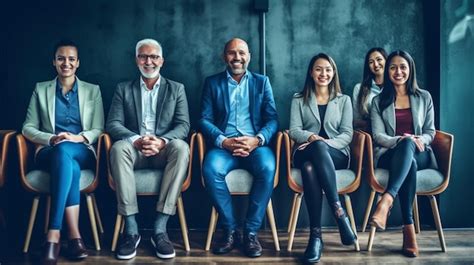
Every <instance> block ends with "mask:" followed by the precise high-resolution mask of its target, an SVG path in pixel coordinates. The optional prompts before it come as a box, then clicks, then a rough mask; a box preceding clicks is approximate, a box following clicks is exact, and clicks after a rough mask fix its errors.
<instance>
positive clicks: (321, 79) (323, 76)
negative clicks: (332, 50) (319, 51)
mask: <svg viewBox="0 0 474 265" xmlns="http://www.w3.org/2000/svg"><path fill="white" fill-rule="evenodd" d="M311 77H312V78H313V80H314V84H315V86H316V87H327V86H329V84H330V83H331V81H332V78H333V77H334V69H333V67H332V65H331V63H330V62H329V61H328V60H326V59H323V58H319V59H317V60H316V61H315V62H314V64H313V71H312V72H311Z"/></svg>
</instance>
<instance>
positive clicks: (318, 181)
mask: <svg viewBox="0 0 474 265" xmlns="http://www.w3.org/2000/svg"><path fill="white" fill-rule="evenodd" d="M352 133H353V130H352V106H351V100H350V97H349V96H346V95H342V94H341V88H340V85H339V77H338V73H337V68H336V64H335V62H334V60H333V59H332V58H331V57H329V56H328V55H326V54H323V53H320V54H317V55H316V56H314V57H313V58H312V59H311V61H310V63H309V66H308V71H307V74H306V81H305V85H304V88H303V91H302V92H301V93H297V94H295V95H294V96H293V100H292V102H291V115H290V131H289V134H290V137H291V138H292V139H293V140H294V141H295V142H296V144H295V147H294V150H293V158H294V159H293V163H294V166H295V167H298V168H300V169H301V174H302V178H303V188H304V194H305V201H306V205H307V208H308V213H309V219H310V226H311V231H310V236H309V242H308V246H307V247H306V251H305V253H304V259H305V261H307V262H318V261H319V259H320V258H321V253H322V249H323V242H322V240H321V213H322V201H323V191H324V193H325V194H326V198H327V200H328V202H329V205H330V206H331V209H332V210H333V212H334V216H335V217H336V220H337V224H338V227H339V233H340V236H341V241H342V243H343V244H344V245H351V244H353V243H354V242H355V240H356V239H357V237H356V235H355V233H354V231H352V228H351V225H350V223H349V219H348V217H347V215H346V213H345V211H344V209H343V208H342V206H341V202H340V201H339V195H338V193H337V187H336V169H343V168H348V166H349V154H350V152H349V151H350V150H349V144H350V142H351V141H352Z"/></svg>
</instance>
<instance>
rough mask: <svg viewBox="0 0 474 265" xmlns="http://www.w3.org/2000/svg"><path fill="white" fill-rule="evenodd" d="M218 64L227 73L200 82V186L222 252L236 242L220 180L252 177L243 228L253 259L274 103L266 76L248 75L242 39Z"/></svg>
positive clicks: (270, 162) (270, 159) (268, 178)
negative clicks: (203, 148) (238, 173)
mask: <svg viewBox="0 0 474 265" xmlns="http://www.w3.org/2000/svg"><path fill="white" fill-rule="evenodd" d="M223 59H224V61H225V63H226V64H227V67H226V68H227V69H226V70H225V71H224V72H221V73H218V74H216V75H213V76H210V77H208V78H206V80H205V83H204V88H203V94H202V111H201V119H200V121H199V125H200V128H201V131H202V133H203V134H204V137H205V138H206V141H207V142H208V146H211V148H210V149H209V151H208V152H207V154H206V157H205V158H204V164H203V176H204V181H205V185H206V189H207V191H208V193H209V195H210V197H211V199H212V202H213V203H214V206H215V208H216V209H217V211H218V213H219V217H220V220H221V224H222V226H223V228H224V233H223V237H222V238H221V239H220V240H219V242H218V243H217V244H215V246H214V248H213V252H214V253H215V254H224V253H227V252H229V251H231V250H232V249H233V248H234V246H235V245H236V244H238V243H239V241H240V234H239V233H238V232H237V222H236V220H235V217H234V214H233V209H232V198H231V195H230V192H229V189H228V187H227V184H226V182H225V176H226V175H227V174H228V173H229V172H230V171H231V170H234V169H237V168H243V169H246V170H248V171H249V172H250V173H251V174H252V175H253V177H254V178H253V185H252V189H251V191H250V195H249V196H250V197H249V205H248V212H247V216H246V219H245V223H244V252H245V253H246V255H247V256H249V257H258V256H260V255H261V254H262V247H261V245H260V243H259V241H258V237H257V231H258V229H259V228H260V226H261V224H262V219H263V217H264V215H265V209H266V207H267V205H268V201H269V200H270V197H271V194H272V190H273V178H274V174H275V155H274V153H273V151H272V150H271V149H270V148H269V147H268V144H269V143H270V140H271V138H272V136H273V135H274V134H275V133H276V131H277V129H278V121H277V113H276V109H275V101H274V99H273V93H272V87H271V85H270V81H269V80H268V77H266V76H263V75H259V74H256V73H252V72H250V71H248V70H247V67H248V64H249V62H250V52H249V48H248V45H247V43H246V42H245V41H244V40H241V39H237V38H235V39H231V40H230V41H228V42H227V43H226V45H225V47H224V54H223Z"/></svg>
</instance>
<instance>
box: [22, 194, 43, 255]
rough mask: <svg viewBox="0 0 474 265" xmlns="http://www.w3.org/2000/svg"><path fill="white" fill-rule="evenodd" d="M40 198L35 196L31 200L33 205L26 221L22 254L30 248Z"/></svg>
mask: <svg viewBox="0 0 474 265" xmlns="http://www.w3.org/2000/svg"><path fill="white" fill-rule="evenodd" d="M39 199H40V196H39V195H37V196H35V197H34V198H33V204H32V205H31V213H30V220H29V221H28V229H27V230H26V237H25V244H24V245H23V253H27V252H28V248H29V247H30V240H31V233H32V232H33V226H34V225H35V219H36V212H37V211H38V204H39Z"/></svg>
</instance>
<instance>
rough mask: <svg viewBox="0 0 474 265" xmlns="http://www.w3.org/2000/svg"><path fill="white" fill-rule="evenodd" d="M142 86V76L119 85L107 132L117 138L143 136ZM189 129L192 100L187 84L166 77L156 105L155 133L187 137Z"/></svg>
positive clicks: (178, 137) (162, 79)
mask: <svg viewBox="0 0 474 265" xmlns="http://www.w3.org/2000/svg"><path fill="white" fill-rule="evenodd" d="M140 89H141V88H140V79H136V80H134V81H128V82H122V83H119V84H118V85H117V89H116V90H115V94H114V97H113V99H112V103H111V105H110V110H109V116H108V118H107V124H106V131H107V132H108V133H109V134H110V135H111V136H112V139H114V141H118V140H122V139H126V138H129V137H131V136H134V135H140V126H141V123H142V98H141V97H142V96H141V92H140ZM189 128H190V123H189V111H188V100H187V98H186V92H185V90H184V85H183V84H181V83H178V82H175V81H172V80H169V79H166V78H164V77H163V76H162V77H161V83H160V89H159V91H158V100H157V107H156V126H155V135H157V136H159V137H163V138H166V139H169V140H172V139H185V138H186V137H187V136H188V133H189Z"/></svg>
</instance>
